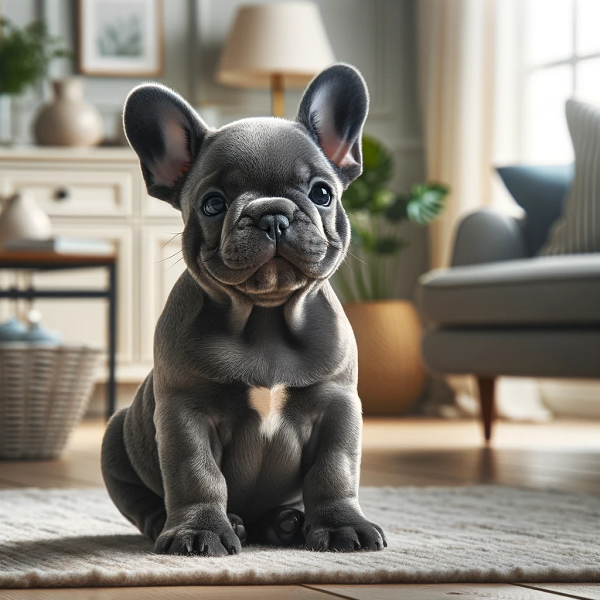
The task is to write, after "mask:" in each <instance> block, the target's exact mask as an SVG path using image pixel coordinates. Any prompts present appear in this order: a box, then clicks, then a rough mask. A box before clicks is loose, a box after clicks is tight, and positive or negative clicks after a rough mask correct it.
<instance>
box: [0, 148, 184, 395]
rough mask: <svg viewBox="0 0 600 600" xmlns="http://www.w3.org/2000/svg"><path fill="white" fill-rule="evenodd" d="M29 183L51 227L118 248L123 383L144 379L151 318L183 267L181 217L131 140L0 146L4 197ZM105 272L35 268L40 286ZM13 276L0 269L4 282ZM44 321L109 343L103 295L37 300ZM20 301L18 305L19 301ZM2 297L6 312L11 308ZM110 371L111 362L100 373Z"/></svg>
mask: <svg viewBox="0 0 600 600" xmlns="http://www.w3.org/2000/svg"><path fill="white" fill-rule="evenodd" d="M19 190H29V191H31V192H32V193H33V194H34V196H35V199H36V201H37V203H38V204H39V206H40V207H41V208H42V209H43V210H44V211H45V212H46V213H47V214H48V215H49V216H50V219H51V220H52V226H53V229H54V233H55V234H57V235H68V236H72V237H89V238H98V239H103V240H108V241H109V242H110V243H111V244H113V245H114V247H115V250H116V252H117V253H118V257H119V262H118V314H117V318H118V325H117V326H118V342H117V348H118V352H117V381H118V382H119V383H138V382H141V381H142V380H143V379H144V377H145V376H146V375H147V373H148V371H149V370H150V368H151V366H152V339H153V334H154V326H155V324H156V321H157V319H158V317H159V315H160V313H161V311H162V307H163V306H164V303H165V301H166V299H167V296H168V294H169V292H170V290H171V288H172V287H173V285H174V283H175V281H177V278H178V277H179V275H180V274H181V273H182V271H183V270H184V268H185V266H184V263H183V261H182V260H181V261H180V260H179V259H180V258H181V254H180V249H181V246H180V236H179V235H177V234H179V233H180V232H181V231H182V229H183V223H182V219H181V215H180V213H179V212H178V211H176V210H175V209H173V208H172V207H171V206H170V205H168V204H167V203H166V202H163V201H161V200H157V199H155V198H151V197H150V196H148V194H147V193H146V188H145V185H144V180H143V178H142V175H141V171H140V167H139V162H138V160H137V156H136V155H135V154H134V152H133V151H132V150H130V149H128V148H90V149H81V148H23V149H3V150H0V196H8V195H11V194H13V193H15V192H17V191H19ZM100 271H101V270H98V269H95V270H89V271H77V270H74V271H61V272H59V273H37V274H35V275H34V276H33V283H34V284H35V286H37V287H39V288H44V287H48V288H50V287H56V288H58V287H61V288H70V287H72V288H81V287H92V286H98V287H101V286H104V285H106V281H105V279H104V278H105V275H104V274H102V273H101V272H100ZM15 277H16V275H15V274H14V273H10V272H8V271H6V272H2V271H0V282H1V284H2V286H6V285H12V284H13V283H14V278H15ZM35 307H36V308H38V309H39V310H40V311H41V313H42V315H43V322H44V324H45V325H46V326H48V327H50V328H52V329H58V330H60V331H61V332H62V333H63V335H64V337H65V339H66V340H68V341H76V342H86V343H91V344H98V345H102V346H105V345H106V327H107V318H108V313H107V307H106V303H105V302H104V301H102V300H87V299H86V300H36V301H35ZM23 308H24V307H23V306H21V309H23ZM14 310H15V306H14V305H11V304H10V303H9V302H8V301H3V302H2V305H1V306H0V319H1V320H4V318H6V317H7V316H8V315H10V314H11V313H12V312H14ZM105 377H106V371H105V369H104V370H103V371H102V372H100V373H99V374H98V378H99V380H102V379H103V378H105Z"/></svg>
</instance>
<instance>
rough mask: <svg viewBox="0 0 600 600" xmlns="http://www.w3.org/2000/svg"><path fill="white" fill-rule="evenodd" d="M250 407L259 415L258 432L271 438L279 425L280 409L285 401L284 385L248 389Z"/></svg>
mask: <svg viewBox="0 0 600 600" xmlns="http://www.w3.org/2000/svg"><path fill="white" fill-rule="evenodd" d="M249 396H250V406H251V407H252V408H253V409H254V410H255V411H256V412H257V413H258V414H259V415H260V420H261V423H260V431H261V433H262V434H263V435H265V436H267V437H273V435H274V433H275V432H276V431H277V429H278V427H279V424H280V423H281V409H282V408H283V405H284V404H285V400H286V387H285V385H284V384H279V385H276V386H275V387H272V388H271V389H269V388H265V387H254V388H250V392H249Z"/></svg>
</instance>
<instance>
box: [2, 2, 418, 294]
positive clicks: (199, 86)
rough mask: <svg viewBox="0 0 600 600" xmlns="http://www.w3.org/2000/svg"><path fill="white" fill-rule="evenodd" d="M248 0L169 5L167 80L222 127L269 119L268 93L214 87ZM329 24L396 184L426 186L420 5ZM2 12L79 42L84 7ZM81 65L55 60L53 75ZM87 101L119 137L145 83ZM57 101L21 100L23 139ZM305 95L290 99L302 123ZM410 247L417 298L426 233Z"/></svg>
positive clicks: (89, 80)
mask: <svg viewBox="0 0 600 600" xmlns="http://www.w3.org/2000/svg"><path fill="white" fill-rule="evenodd" d="M241 3H242V2H241V1H240V0H163V12H164V28H165V72H164V74H163V76H162V77H160V78H159V79H160V81H162V82H163V83H165V84H166V85H168V86H170V87H172V88H173V89H175V90H176V91H178V92H179V93H180V94H182V95H183V96H184V97H186V98H187V99H188V100H189V101H190V102H191V103H192V104H193V105H194V106H196V107H197V108H199V111H200V112H201V113H203V114H204V116H205V119H206V120H207V121H208V122H209V124H210V125H214V126H219V125H221V124H223V123H225V122H228V121H231V120H234V119H236V118H240V117H244V116H254V115H268V114H269V111H270V97H269V93H268V91H266V90H265V91H262V90H259V91H249V90H239V89H233V88H226V87H223V86H221V85H219V84H217V83H216V82H215V81H214V71H215V66H216V63H217V61H218V57H219V52H220V48H221V45H222V42H223V39H224V37H225V36H226V34H227V29H228V27H229V24H230V23H231V20H232V18H233V14H234V12H235V8H236V6H237V5H238V4H241ZM317 3H318V4H319V6H320V8H321V11H322V15H323V19H324V22H325V27H326V29H327V31H328V34H329V37H330V40H331V45H332V47H333V51H334V53H335V56H336V58H337V59H338V60H341V61H344V62H348V63H351V64H354V65H356V66H357V67H358V68H359V69H360V70H361V71H362V72H363V74H364V76H365V78H366V80H367V83H368V85H369V89H370V92H371V112H370V115H369V119H368V121H367V126H366V131H367V133H370V134H372V135H375V136H377V137H378V138H380V139H381V140H382V141H383V142H385V143H386V144H387V145H388V146H389V147H390V148H391V149H392V150H393V152H394V155H395V157H396V165H397V172H396V178H395V181H394V187H395V188H396V189H397V190H398V191H404V190H406V189H407V188H408V187H409V186H410V185H411V184H412V183H415V182H417V181H420V180H422V179H423V156H422V140H421V131H420V127H419V122H418V121H419V119H418V107H417V98H416V72H415V71H416V60H415V50H414V49H415V46H416V44H415V39H414V29H415V27H414V22H415V14H414V13H415V0H369V1H368V2H367V1H365V0H319V1H318V2H317ZM0 5H1V11H2V15H3V16H4V17H7V18H9V19H11V20H12V21H14V22H15V23H17V24H19V25H22V24H25V23H27V22H29V21H31V20H33V19H36V18H43V19H45V20H46V22H47V23H48V26H49V29H50V31H51V33H53V34H56V35H60V36H62V37H63V38H64V39H65V41H66V42H67V44H68V45H69V47H71V48H72V49H73V50H74V49H75V48H76V44H77V2H76V1H75V0H0ZM75 68H76V67H75V66H74V65H70V64H69V63H68V61H55V63H54V64H52V65H51V71H50V75H51V76H55V77H56V76H64V75H67V74H70V73H71V72H73V71H74V69H75ZM85 79H86V97H87V99H88V100H89V101H91V102H92V103H93V104H94V105H96V107H97V108H98V109H99V110H100V112H101V114H102V116H103V119H104V123H105V130H106V133H107V135H108V136H109V137H115V136H116V135H117V131H118V128H119V126H120V125H119V120H120V112H121V107H122V105H123V101H124V99H125V97H126V95H127V93H128V92H129V90H130V89H131V88H132V87H133V86H134V85H136V84H137V83H139V80H137V79H129V78H107V77H86V78H85ZM49 97H50V91H49V86H48V84H47V83H44V84H40V85H39V86H38V87H37V88H36V89H34V90H31V91H30V92H28V94H27V95H26V96H25V97H23V98H21V99H20V100H19V101H17V102H16V103H15V105H16V106H15V112H16V114H15V120H16V122H17V129H18V132H19V137H20V139H22V140H23V141H30V134H29V128H30V124H31V121H32V118H33V115H34V113H35V110H36V109H37V107H38V105H39V103H40V102H41V101H42V100H43V99H48V98H49ZM299 99H300V91H288V92H287V94H286V112H287V116H288V117H289V118H293V117H294V114H295V110H296V107H297V105H298V102H299ZM405 235H406V239H407V241H408V243H409V248H408V249H407V250H405V252H404V253H403V255H402V258H401V267H400V274H399V276H400V278H401V285H400V287H399V295H400V296H401V297H412V294H413V290H414V285H415V282H416V278H417V277H418V275H419V274H420V273H422V272H423V271H425V270H426V269H427V263H428V258H427V257H428V250H427V239H426V231H425V230H422V229H417V228H414V227H412V226H410V225H406V226H405Z"/></svg>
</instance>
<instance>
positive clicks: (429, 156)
mask: <svg viewBox="0 0 600 600" xmlns="http://www.w3.org/2000/svg"><path fill="white" fill-rule="evenodd" d="M417 2H418V4H417V18H418V54H419V84H420V85H419V87H420V90H419V91H420V100H421V109H422V120H423V131H424V139H425V160H426V171H427V178H428V180H430V181H440V182H443V183H446V184H448V185H449V186H450V188H451V194H450V196H449V199H448V204H447V207H446V209H445V211H444V213H443V215H442V217H441V218H440V219H438V220H437V221H435V222H434V223H433V224H432V226H431V228H430V256H431V265H430V266H431V267H432V268H436V267H446V266H449V264H450V259H451V251H452V244H453V241H454V233H455V230H456V226H457V224H458V221H459V220H460V219H461V218H462V217H463V216H464V215H465V214H467V213H468V212H471V211H473V210H475V209H477V208H480V207H482V206H494V207H497V208H500V209H502V210H506V211H510V212H520V209H519V208H518V207H517V206H516V204H515V203H514V202H513V201H512V199H510V197H509V196H508V194H507V192H506V191H505V190H504V188H503V187H502V185H501V184H500V183H499V181H498V179H497V176H496V175H495V171H494V167H495V166H497V165H499V164H506V163H511V162H516V160H517V159H518V153H519V152H518V150H519V140H518V124H519V118H518V117H519V110H520V92H521V90H520V87H519V86H520V85H521V81H522V77H521V74H522V73H521V71H520V69H521V68H522V65H523V61H522V56H523V52H522V50H523V49H522V46H523V40H522V38H523V36H522V30H521V27H522V10H523V3H522V1H521V0H417ZM448 383H450V385H451V387H452V388H453V389H454V390H455V392H456V402H457V406H458V407H459V409H461V412H467V413H477V412H478V410H479V409H478V400H477V399H476V398H477V391H476V387H475V385H474V381H473V379H472V378H468V377H467V378H465V377H460V378H458V377H457V378H448ZM497 404H498V412H499V413H500V414H501V415H502V416H505V417H509V418H514V419H524V420H545V419H547V418H549V416H550V413H549V412H548V411H547V410H546V409H545V408H544V407H543V405H542V403H541V400H540V392H539V386H538V385H537V382H536V380H532V379H514V378H501V379H500V381H499V384H498V387H497Z"/></svg>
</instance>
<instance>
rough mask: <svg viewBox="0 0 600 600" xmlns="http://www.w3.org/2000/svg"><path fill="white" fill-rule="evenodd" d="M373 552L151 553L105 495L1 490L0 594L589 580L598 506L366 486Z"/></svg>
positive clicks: (480, 489)
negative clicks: (380, 535) (379, 540)
mask: <svg viewBox="0 0 600 600" xmlns="http://www.w3.org/2000/svg"><path fill="white" fill-rule="evenodd" d="M361 503H362V506H363V510H364V511H365V513H366V515H367V517H368V518H370V519H371V520H373V521H375V522H377V523H379V524H380V525H381V526H382V527H383V528H384V530H385V531H386V533H387V535H388V542H389V546H388V548H386V549H385V550H384V551H383V552H359V553H352V554H342V553H338V554H333V553H316V552H309V551H308V550H278V549H273V548H259V547H256V548H245V549H244V550H243V552H242V554H241V555H238V556H228V557H223V558H205V557H176V556H158V555H155V554H152V552H151V551H152V544H151V542H149V541H148V540H146V539H144V538H143V537H142V536H141V535H140V534H139V533H138V532H137V530H136V529H135V528H134V527H133V526H132V525H130V524H129V523H128V522H127V521H125V519H124V518H123V517H122V516H121V515H120V514H119V512H118V511H117V509H116V508H115V507H114V506H113V504H112V503H111V502H110V500H109V498H108V496H107V494H106V492H105V491H104V490H100V489H98V490H96V489H93V490H69V489H67V490H34V489H29V490H10V491H2V492H0V588H6V587H15V588H16V587H63V586H64V587H67V586H100V585H102V586H114V585H127V586H131V585H168V584H170V585H194V584H259V583H260V584H276V583H277V584H292V583H400V582H403V583H408V582H413V583H417V582H419V583H442V582H487V583H493V582H518V581H521V582H525V581H529V582H534V581H545V582H555V581H564V582H600V498H599V497H596V496H591V495H579V494H577V495H575V494H568V493H562V492H546V491H531V490H522V489H512V488H504V487H495V486H477V487H463V488H402V489H395V488H365V489H362V490H361Z"/></svg>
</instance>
